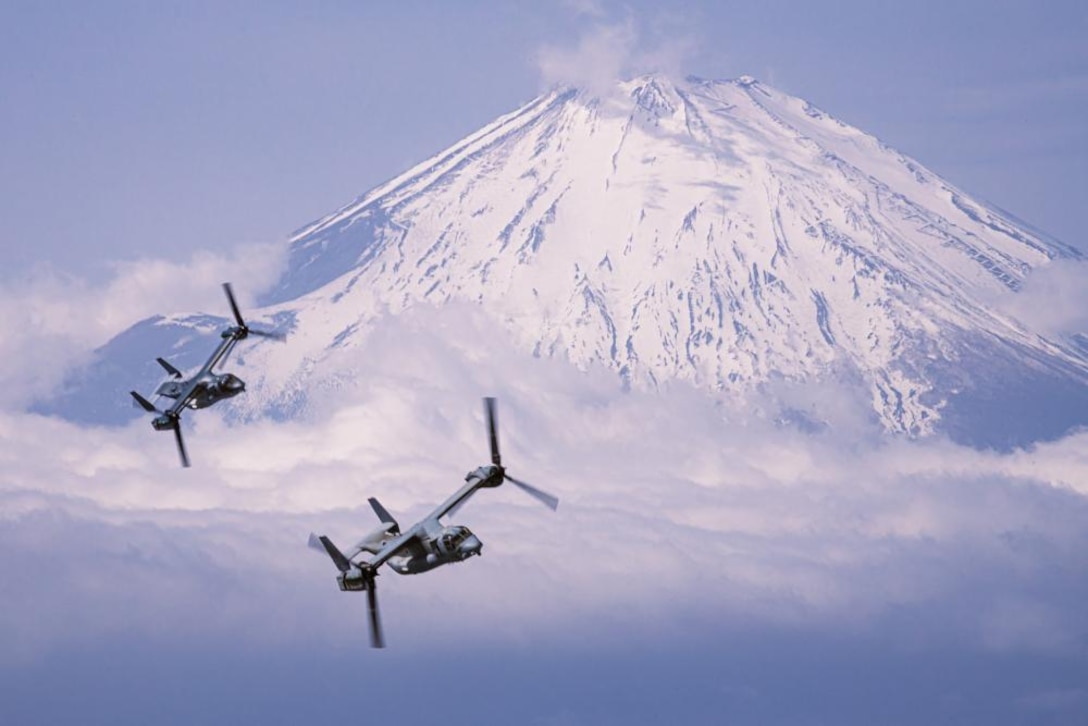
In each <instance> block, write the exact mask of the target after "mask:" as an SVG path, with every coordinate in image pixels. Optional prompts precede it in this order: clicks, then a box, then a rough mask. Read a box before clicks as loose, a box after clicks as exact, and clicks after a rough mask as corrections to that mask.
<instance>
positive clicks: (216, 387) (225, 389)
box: [131, 282, 286, 466]
mask: <svg viewBox="0 0 1088 726" xmlns="http://www.w3.org/2000/svg"><path fill="white" fill-rule="evenodd" d="M223 291H224V292H226V294H227V301H228V302H229V303H230V309H231V312H232V313H234V320H235V322H236V323H237V325H232V326H230V327H229V328H227V329H226V330H224V331H223V332H222V334H221V336H220V337H221V338H222V341H221V342H220V343H219V345H218V346H217V347H216V349H215V351H214V352H213V353H212V354H211V356H209V358H208V360H207V361H206V362H205V363H204V365H203V366H201V367H200V370H199V371H197V372H196V373H195V374H194V375H193V376H192V377H191V378H185V377H184V376H183V375H182V374H181V371H179V370H178V369H177V368H175V367H174V366H173V365H171V364H170V362H169V361H167V360H166V359H164V358H156V360H157V361H158V362H159V365H161V366H162V367H163V368H164V369H165V370H166V372H167V373H169V374H170V376H171V377H172V380H168V381H165V382H163V383H162V385H160V386H159V387H158V389H157V390H156V391H155V395H156V396H163V397H165V398H172V399H174V402H173V403H172V404H171V405H170V406H169V407H168V408H167V409H166V410H164V411H160V410H159V409H158V408H156V407H155V405H154V404H152V403H151V402H150V401H148V400H147V399H146V398H144V397H143V396H141V395H140V394H139V393H137V392H136V391H131V394H132V397H133V398H134V399H136V402H137V403H138V404H140V406H142V407H143V409H144V410H146V411H147V412H148V413H155V414H158V415H157V416H156V417H155V418H154V419H152V420H151V425H152V426H154V427H155V430H156V431H168V430H172V431H173V432H174V438H175V439H176V440H177V444H178V455H179V456H180V457H181V465H182V466H189V455H188V454H187V453H186V452H185V442H184V441H183V440H182V438H181V412H182V411H183V410H184V409H185V408H186V407H188V408H194V409H195V408H207V407H208V406H211V405H212V404H213V403H216V402H217V401H221V400H223V399H224V398H230V397H232V396H237V395H238V394H239V393H241V392H242V391H244V390H246V384H245V381H243V380H242V379H241V378H239V377H238V376H236V375H234V374H233V373H215V372H214V368H215V367H216V366H218V365H219V364H220V363H223V362H224V361H226V359H227V356H228V355H230V352H231V350H233V349H234V346H235V345H237V344H238V343H239V341H242V340H245V339H246V338H247V337H249V336H250V335H257V336H260V337H262V338H271V339H272V340H278V341H280V342H283V341H284V340H286V336H285V335H283V334H282V333H270V332H267V331H264V330H254V329H252V328H250V327H249V326H248V325H246V321H245V320H243V319H242V312H241V311H240V310H239V309H238V303H237V301H235V299H234V292H233V290H231V287H230V283H229V282H224V283H223Z"/></svg>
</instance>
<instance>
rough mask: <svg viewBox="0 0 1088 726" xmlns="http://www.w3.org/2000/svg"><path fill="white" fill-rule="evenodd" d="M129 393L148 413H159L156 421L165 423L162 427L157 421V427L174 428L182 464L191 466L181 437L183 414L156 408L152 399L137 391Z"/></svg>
mask: <svg viewBox="0 0 1088 726" xmlns="http://www.w3.org/2000/svg"><path fill="white" fill-rule="evenodd" d="M129 393H131V394H132V397H133V398H135V399H136V403H138V404H140V407H141V408H142V409H143V410H145V411H147V412H148V413H157V414H159V418H158V419H156V421H162V422H163V423H164V425H163V426H161V427H160V426H159V425H158V424H157V423H156V424H155V428H162V429H173V431H174V440H175V441H177V442H178V455H179V456H180V457H181V465H182V466H185V467H187V466H189V455H188V454H186V453H185V441H183V440H182V438H181V414H178V413H175V412H173V411H160V410H159V409H157V408H155V405H154V404H153V403H151V401H148V400H147V399H146V398H144V397H143V396H141V395H140V394H139V393H137V392H136V391H129Z"/></svg>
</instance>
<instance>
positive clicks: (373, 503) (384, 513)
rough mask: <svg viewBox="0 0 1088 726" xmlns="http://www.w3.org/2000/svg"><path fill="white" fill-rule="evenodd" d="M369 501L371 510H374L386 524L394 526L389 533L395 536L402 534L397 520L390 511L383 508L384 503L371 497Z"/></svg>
mask: <svg viewBox="0 0 1088 726" xmlns="http://www.w3.org/2000/svg"><path fill="white" fill-rule="evenodd" d="M367 501H368V502H370V508H371V509H373V510H374V514H377V515H378V519H380V520H381V521H382V522H384V523H385V524H391V525H393V528H392V529H390V530H388V531H389V532H392V533H393V534H400V525H399V524H397V520H395V519H393V515H392V514H390V513H389V510H387V509H386V508H385V507H383V506H382V503H381V502H379V501H378V500H377V499H375V498H374V497H371V498H370V499H368V500H367Z"/></svg>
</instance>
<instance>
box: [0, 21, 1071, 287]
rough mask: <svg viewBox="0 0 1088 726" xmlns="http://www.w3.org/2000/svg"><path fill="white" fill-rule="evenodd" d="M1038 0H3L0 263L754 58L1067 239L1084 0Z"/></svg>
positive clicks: (289, 213)
mask: <svg viewBox="0 0 1088 726" xmlns="http://www.w3.org/2000/svg"><path fill="white" fill-rule="evenodd" d="M1086 7H1088V6H1085V5H1084V4H1083V3H1081V2H1078V1H1077V0H1067V1H1066V0H1055V1H1051V2H1026V1H1012V0H959V1H952V2H943V1H937V0H923V1H921V2H901V3H873V2H869V1H868V0H841V1H839V2H833V1H830V0H828V1H825V2H786V1H783V0H777V1H775V0H771V1H769V2H759V3H753V2H688V3H685V4H684V5H683V6H675V5H674V6H672V9H670V10H668V11H664V10H661V9H660V3H652V2H628V3H618V2H617V3H613V2H595V1H594V0H580V1H575V0H570V1H568V2H553V3H544V2H524V1H523V2H518V1H513V2H471V1H467V0H466V1H465V2H457V3H453V2H449V3H439V2H414V3H364V2H347V1H344V2H338V1H334V2H318V3H295V2H244V1H239V2H232V3H213V2H174V3H165V4H164V3H145V2H103V3H81V2H59V1H58V2H50V3H38V2H23V1H20V0H16V1H15V2H6V3H3V4H2V5H0V98H3V109H4V112H3V114H0V137H2V138H3V139H4V143H3V144H2V145H0V169H2V170H3V174H2V176H0V217H2V218H3V219H4V224H3V228H2V229H3V231H2V232H0V235H2V236H0V254H2V256H0V261H2V262H3V272H2V273H0V274H2V275H3V276H5V277H7V278H10V277H11V276H18V275H21V274H23V273H24V272H25V271H26V270H27V268H28V267H29V266H31V265H33V264H34V263H36V262H41V261H48V262H51V263H53V264H54V265H55V266H57V267H58V268H59V269H61V270H66V271H75V272H78V273H79V274H80V275H81V276H84V277H89V278H92V279H101V278H103V277H104V276H106V274H107V273H106V265H107V264H108V263H109V262H110V261H113V260H116V259H118V258H126V259H131V258H134V257H139V256H155V257H160V258H166V259H170V260H175V261H177V260H182V259H187V258H188V257H189V255H191V254H192V252H193V251H194V250H197V249H223V248H224V247H231V248H233V247H235V246H237V245H238V244H240V243H244V242H271V241H276V240H282V239H284V238H285V237H286V236H287V235H288V234H289V233H290V232H291V231H292V230H293V229H295V228H297V227H299V226H301V225H303V224H305V223H306V222H308V221H310V220H311V219H313V218H315V217H317V216H320V215H322V214H324V213H326V212H328V211H331V210H332V209H334V208H336V207H337V206H339V205H340V204H342V203H345V202H347V201H348V200H350V199H351V198H353V197H355V196H356V195H358V194H361V193H363V192H364V191H366V190H367V189H369V188H370V187H372V186H373V185H375V184H377V183H379V182H381V181H383V180H385V179H387V178H389V177H391V176H393V175H395V174H397V173H398V172H400V171H403V170H405V169H406V168H407V167H409V166H410V165H412V164H414V163H416V162H418V161H421V160H423V159H425V158H426V157H428V156H430V155H431V154H433V153H435V152H437V151H439V150H441V149H442V148H445V147H446V146H447V145H449V144H451V143H453V142H455V141H457V140H458V139H460V138H461V137H463V136H464V135H466V134H467V133H469V132H471V131H473V130H475V129H477V128H479V127H480V126H482V125H484V124H485V123H487V122H489V121H490V120H492V119H493V118H495V117H496V116H497V115H499V114H501V113H503V112H506V111H509V110H512V109H513V108H516V107H517V106H518V105H520V104H522V103H524V102H525V101H527V100H529V99H530V98H532V97H533V96H534V95H535V94H536V93H538V92H539V91H540V90H542V89H543V88H545V87H547V86H548V85H549V84H550V83H552V82H558V81H568V80H575V81H583V82H585V81H589V80H592V79H598V78H601V77H608V76H610V75H615V74H625V73H632V72H640V71H646V70H655V69H664V70H667V71H669V72H680V73H691V74H695V75H700V76H704V77H711V78H729V77H735V76H738V75H741V74H745V73H747V74H751V75H754V76H756V77H758V78H760V79H761V80H764V81H766V82H768V83H770V84H772V85H775V86H777V87H779V88H781V89H783V90H785V91H788V92H790V93H793V94H795V95H798V96H801V97H803V98H805V99H807V100H809V101H812V102H813V103H815V104H817V105H819V106H821V107H823V108H824V109H826V110H827V111H829V112H831V113H832V114H833V115H836V116H838V117H840V118H841V119H843V120H845V121H847V122H849V123H851V124H854V125H856V126H859V127H860V128H862V129H864V130H866V131H868V132H870V133H873V134H875V135H877V136H878V137H879V138H881V139H882V140H883V141H885V142H886V143H889V144H890V145H892V146H895V147H897V148H899V149H900V150H902V151H904V152H906V153H908V154H910V155H912V156H914V157H916V158H917V159H919V160H920V161H922V162H923V163H924V164H926V165H928V166H930V167H931V168H932V169H934V170H935V171H937V172H938V173H940V174H942V175H944V176H945V177H946V178H948V179H949V180H951V181H952V182H954V183H956V184H958V185H960V186H961V187H963V188H964V189H966V190H968V191H969V192H972V193H973V194H975V195H977V196H979V197H981V198H983V199H986V200H989V201H991V202H993V203H995V204H997V205H999V206H1001V207H1003V208H1005V209H1007V210H1009V211H1011V212H1013V213H1014V214H1016V215H1017V216H1019V217H1021V218H1023V219H1025V220H1027V221H1029V222H1031V223H1033V224H1034V225H1036V226H1038V227H1040V228H1042V229H1043V230H1045V231H1048V232H1050V233H1051V234H1053V235H1055V236H1057V237H1058V238H1060V239H1063V240H1064V241H1066V242H1069V243H1071V244H1074V245H1079V246H1085V245H1086V244H1088V242H1086V240H1085V239H1084V238H1083V235H1082V232H1081V229H1080V225H1079V217H1080V214H1081V210H1080V208H1079V207H1080V205H1079V204H1078V200H1082V199H1084V198H1086V197H1088V134H1085V133H1084V128H1085V121H1086V120H1088V113H1086V111H1088V47H1086V45H1085V43H1084V42H1083V39H1084V37H1085V35H1086V33H1088V10H1086V9H1085V8H1086Z"/></svg>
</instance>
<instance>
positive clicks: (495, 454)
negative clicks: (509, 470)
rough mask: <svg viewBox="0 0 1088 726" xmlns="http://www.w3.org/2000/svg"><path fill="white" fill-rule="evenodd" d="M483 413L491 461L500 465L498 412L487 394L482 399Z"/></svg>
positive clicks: (493, 400)
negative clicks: (485, 420) (489, 441)
mask: <svg viewBox="0 0 1088 726" xmlns="http://www.w3.org/2000/svg"><path fill="white" fill-rule="evenodd" d="M484 413H486V414H487V435H488V437H489V438H490V440H491V463H492V464H494V465H495V466H502V457H500V456H499V432H498V428H497V421H496V419H497V418H498V413H497V412H496V411H495V399H494V398H491V397H490V396H488V397H487V398H485V399H484Z"/></svg>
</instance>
